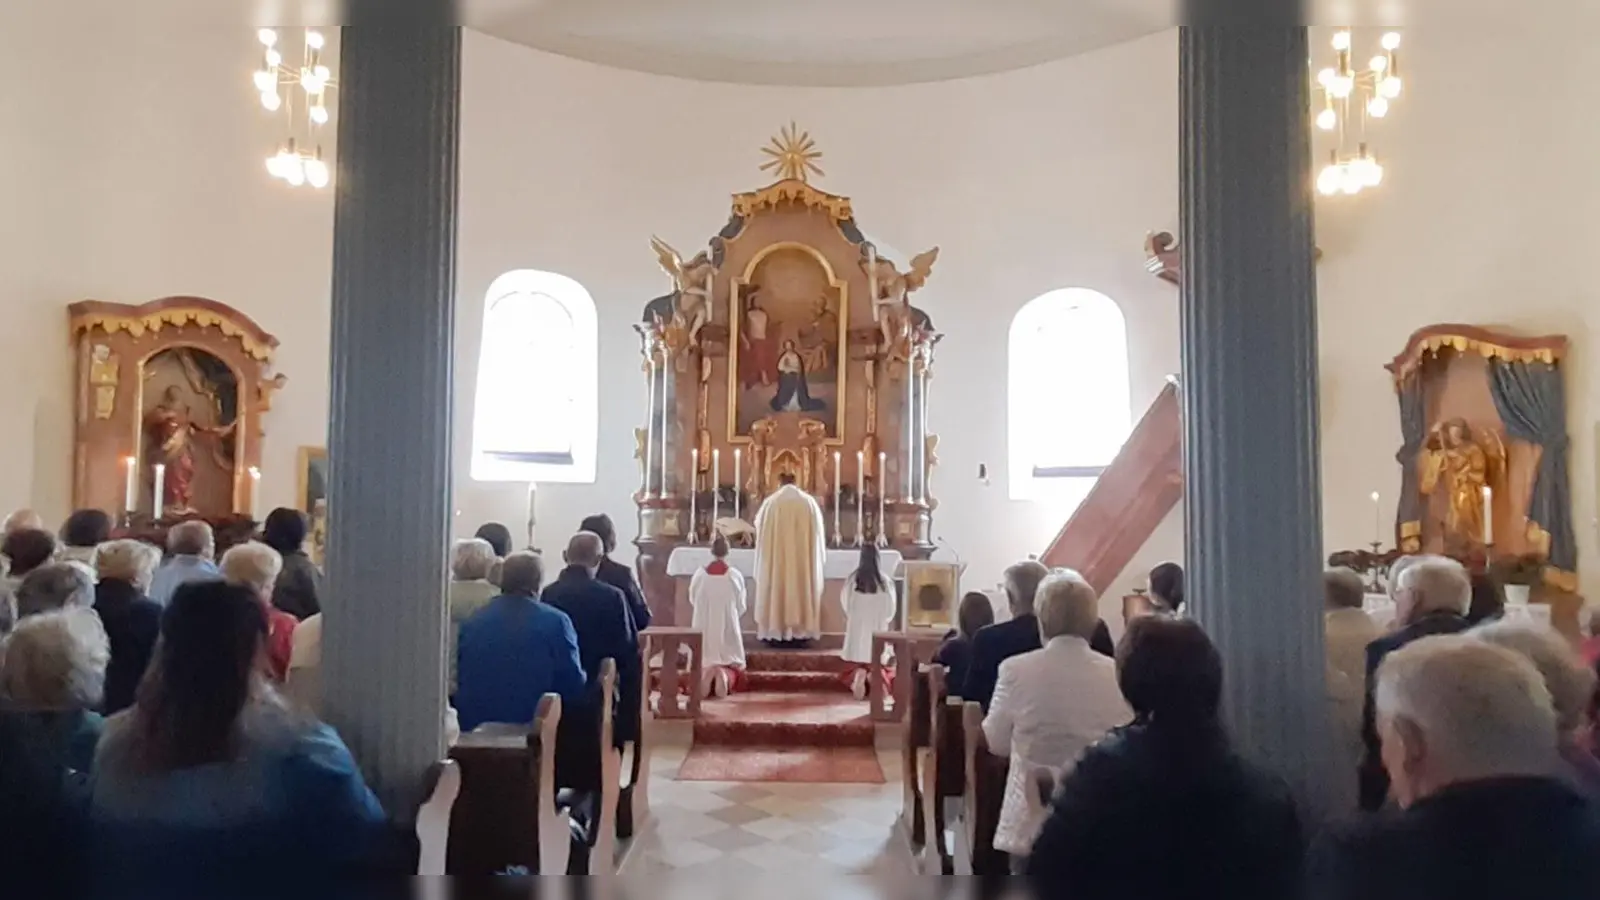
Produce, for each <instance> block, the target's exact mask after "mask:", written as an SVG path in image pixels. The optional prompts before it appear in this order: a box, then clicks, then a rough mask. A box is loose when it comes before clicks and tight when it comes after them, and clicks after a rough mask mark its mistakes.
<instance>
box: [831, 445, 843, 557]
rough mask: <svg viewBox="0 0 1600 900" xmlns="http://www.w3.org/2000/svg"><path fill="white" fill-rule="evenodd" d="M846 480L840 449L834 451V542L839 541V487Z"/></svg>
mask: <svg viewBox="0 0 1600 900" xmlns="http://www.w3.org/2000/svg"><path fill="white" fill-rule="evenodd" d="M843 482H844V474H843V472H842V471H841V470H840V468H839V451H837V450H835V451H833V542H834V543H835V544H837V543H839V540H840V534H839V488H840V486H841V485H842V484H843Z"/></svg>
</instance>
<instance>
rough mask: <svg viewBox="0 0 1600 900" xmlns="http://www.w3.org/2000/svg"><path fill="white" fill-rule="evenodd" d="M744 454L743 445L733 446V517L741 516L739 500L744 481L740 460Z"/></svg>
mask: <svg viewBox="0 0 1600 900" xmlns="http://www.w3.org/2000/svg"><path fill="white" fill-rule="evenodd" d="M743 456H744V448H743V447H735V448H733V517H734V518H735V519H737V518H739V517H740V516H739V513H740V511H741V510H740V509H739V505H740V504H739V500H740V497H739V492H740V491H741V490H742V488H741V486H740V485H741V484H742V482H741V481H740V480H739V471H740V465H739V460H740V459H741V458H742V457H743Z"/></svg>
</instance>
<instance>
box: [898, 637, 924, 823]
mask: <svg viewBox="0 0 1600 900" xmlns="http://www.w3.org/2000/svg"><path fill="white" fill-rule="evenodd" d="M928 670H929V667H928V666H919V667H917V672H916V675H915V676H913V678H914V680H913V681H912V683H911V692H910V693H911V715H910V716H909V717H908V718H907V719H906V727H905V729H904V730H903V731H901V733H900V788H901V790H900V825H901V827H902V828H904V829H905V832H906V836H907V838H909V839H910V841H911V847H912V849H913V850H915V849H917V848H920V847H922V846H923V844H924V843H925V841H926V835H925V834H924V831H923V827H924V826H923V819H924V814H923V808H922V802H923V801H922V797H923V793H922V765H923V762H924V758H925V757H926V756H927V751H928V731H929V722H928V677H929V673H928Z"/></svg>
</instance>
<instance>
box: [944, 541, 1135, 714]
mask: <svg viewBox="0 0 1600 900" xmlns="http://www.w3.org/2000/svg"><path fill="white" fill-rule="evenodd" d="M1049 574H1050V570H1049V569H1048V568H1046V567H1045V565H1044V563H1041V562H1038V561H1037V560H1031V559H1030V560H1026V561H1024V562H1019V563H1017V564H1016V565H1014V566H1012V567H1010V568H1009V569H1006V573H1005V583H1006V600H1007V602H1009V603H1010V605H1011V618H1010V619H1009V620H1007V621H1005V622H1000V623H998V624H995V625H985V626H984V627H982V628H980V629H978V633H977V634H975V635H973V636H972V651H971V657H970V661H969V662H968V664H967V678H966V682H965V683H964V684H961V685H957V686H955V687H954V688H953V689H952V691H951V693H953V694H956V695H958V696H960V697H962V698H963V699H966V700H976V701H978V702H979V703H981V704H983V709H984V711H985V712H988V710H989V699H990V698H991V697H993V696H994V688H995V684H996V683H998V682H999V680H1000V664H1001V663H1002V662H1004V661H1006V660H1008V659H1010V658H1011V657H1013V656H1019V655H1021V654H1023V653H1027V652H1029V651H1032V650H1038V649H1039V648H1040V647H1042V646H1044V644H1043V643H1042V642H1041V641H1040V639H1039V619H1038V617H1037V616H1035V615H1034V614H1033V595H1034V592H1036V591H1037V590H1038V589H1039V582H1041V581H1043V580H1044V577H1045V576H1046V575H1049ZM1089 646H1090V648H1092V649H1093V650H1094V651H1095V652H1097V653H1102V654H1104V655H1106V656H1115V655H1116V645H1115V644H1113V643H1112V641H1111V631H1110V629H1108V628H1106V623H1105V622H1104V621H1102V622H1100V623H1098V624H1097V625H1096V626H1095V630H1094V637H1093V638H1091V639H1090V640H1089Z"/></svg>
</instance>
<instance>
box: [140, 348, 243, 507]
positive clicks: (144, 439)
mask: <svg viewBox="0 0 1600 900" xmlns="http://www.w3.org/2000/svg"><path fill="white" fill-rule="evenodd" d="M140 378H141V387H142V390H141V391H140V429H141V431H140V456H141V458H142V459H143V462H144V463H145V465H143V466H142V467H141V471H142V472H143V473H144V475H145V477H144V479H142V482H143V484H142V488H141V493H142V494H143V495H144V496H146V497H151V498H153V497H154V494H155V491H156V490H157V483H156V478H155V470H154V466H155V465H157V464H159V465H161V466H163V469H162V473H161V479H160V487H159V489H160V491H161V495H162V497H161V508H162V510H163V511H164V512H166V513H170V514H172V515H185V514H189V513H199V514H201V515H221V514H224V513H228V512H231V511H232V510H233V508H234V502H233V501H234V498H233V490H234V484H235V475H236V470H237V468H238V455H239V454H238V445H237V424H238V418H239V378H238V376H237V374H235V373H234V371H233V369H232V368H231V367H230V366H229V365H228V364H227V363H226V362H224V361H223V360H222V359H220V358H218V357H217V356H215V355H213V354H212V353H209V352H207V351H206V350H203V349H200V348H198V347H187V346H178V347H171V348H168V349H165V350H159V351H157V352H155V353H153V354H151V355H150V356H149V357H148V358H147V359H145V360H144V362H143V363H142V364H141V366H140ZM152 506H153V505H152Z"/></svg>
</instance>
